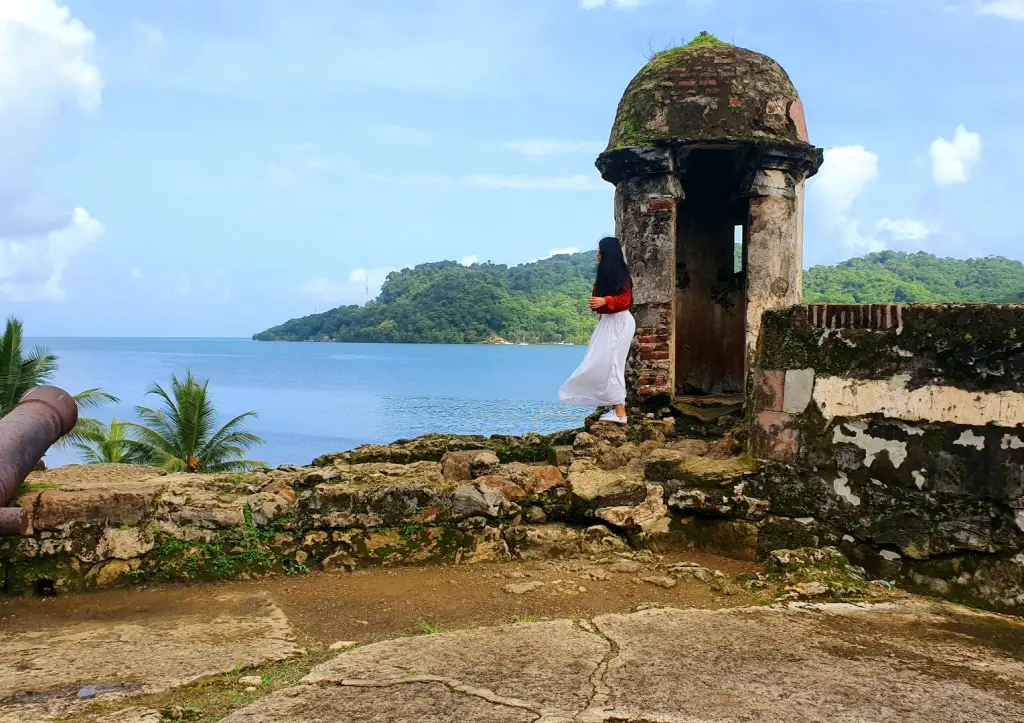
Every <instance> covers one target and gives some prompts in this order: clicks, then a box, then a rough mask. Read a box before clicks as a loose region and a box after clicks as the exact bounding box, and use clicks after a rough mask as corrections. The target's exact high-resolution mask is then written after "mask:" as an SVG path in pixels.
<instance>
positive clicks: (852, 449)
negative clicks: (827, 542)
mask: <svg viewBox="0 0 1024 723" xmlns="http://www.w3.org/2000/svg"><path fill="white" fill-rule="evenodd" d="M757 367H758V368H757V370H756V372H755V381H754V386H755V392H754V404H753V410H752V412H751V427H750V429H751V437H750V447H751V451H752V453H753V455H754V457H755V458H756V459H757V460H758V461H759V462H760V466H761V470H762V475H763V479H762V485H763V489H762V495H763V496H765V497H767V498H768V500H769V501H770V503H771V508H772V511H773V512H774V513H775V514H783V515H790V516H793V517H796V518H813V520H814V523H813V524H815V525H820V526H821V527H822V528H823V529H825V530H827V531H828V534H826V535H825V536H826V537H830V538H833V539H835V538H839V539H841V544H840V547H841V549H843V550H844V552H846V553H847V555H848V556H850V557H851V559H853V560H855V561H857V562H858V563H860V564H862V565H864V566H865V567H866V568H868V569H869V570H870V571H872V572H874V573H875V574H877V575H878V576H879V577H885V578H886V579H897V580H900V581H901V582H902V583H903V584H905V585H906V586H908V587H910V588H912V589H917V590H919V591H923V592H931V593H936V594H941V595H943V596H946V597H951V598H954V599H962V600H964V601H967V602H979V603H982V604H985V605H987V606H992V607H996V608H998V609H1005V610H1016V611H1019V610H1020V609H1021V606H1022V605H1024V307H1022V306H980V305H979V306H884V305H859V306H845V305H811V306H796V307H792V308H789V309H784V310H778V311H770V312H768V313H767V314H766V315H765V323H764V336H763V338H762V340H761V344H760V346H759V354H758V365H757Z"/></svg>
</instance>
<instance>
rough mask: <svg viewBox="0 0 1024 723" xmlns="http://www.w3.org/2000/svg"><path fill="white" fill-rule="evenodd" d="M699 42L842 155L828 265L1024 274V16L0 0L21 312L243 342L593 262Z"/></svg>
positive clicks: (2, 272)
mask: <svg viewBox="0 0 1024 723" xmlns="http://www.w3.org/2000/svg"><path fill="white" fill-rule="evenodd" d="M705 29H706V30H709V31H711V32H713V33H715V34H717V35H718V36H719V37H721V38H723V39H724V40H727V41H730V42H734V43H736V44H738V45H743V46H746V47H750V48H753V49H756V50H759V51H761V52H765V53H767V54H769V55H771V56H772V57H774V58H776V59H777V60H778V61H779V62H781V63H782V64H783V66H784V67H785V68H786V69H787V71H788V72H789V74H790V75H791V77H792V78H793V80H794V82H795V84H796V86H797V88H798V89H799V91H800V93H801V96H802V98H803V101H804V105H805V107H806V109H807V118H808V125H809V129H810V134H811V140H812V142H814V143H815V144H816V145H819V146H821V147H823V148H825V149H827V150H826V158H827V160H826V163H825V166H824V168H823V169H822V172H821V174H820V175H819V177H818V178H816V179H814V180H813V181H812V182H811V184H810V187H809V191H808V209H807V227H806V263H807V265H812V264H816V263H831V262H835V261H839V260H842V259H845V258H848V257H850V256H853V255H860V254H863V253H865V252H867V251H871V250H877V249H880V248H895V249H901V250H926V251H931V252H933V253H937V254H940V255H950V256H960V257H966V256H978V255H986V254H1000V255H1004V256H1008V257H1011V258H1017V259H1024V250H1022V249H1024V247H1022V245H1021V240H1022V235H1021V232H1020V228H1019V227H1020V222H1019V219H1018V218H1017V216H1019V211H1018V210H1017V209H1019V208H1020V202H1019V199H1018V191H1017V184H1018V176H1019V169H1020V168H1021V167H1024V150H1022V149H1024V146H1022V144H1021V143H1020V138H1021V137H1022V136H1024V127H1022V126H1024V121H1022V120H1021V119H1022V118H1024V83H1021V70H1022V69H1024V0H995V1H994V2H988V1H986V0H757V1H754V0H647V1H644V0H605V1H604V2H601V1H600V0H416V1H415V2H413V1H412V0H374V1H373V2H365V1H356V0H245V1H244V2H243V1H241V0H160V1H159V2H158V1H157V0H70V2H68V3H67V4H66V5H65V4H62V3H60V2H57V0H5V1H4V2H2V3H0V312H2V313H4V314H16V315H18V316H19V317H21V318H22V319H23V320H24V321H25V323H26V326H27V331H28V333H29V334H31V335H34V336H44V335H84V336H92V335H116V336H248V335H249V334H251V333H252V332H254V331H259V330H261V329H263V328H265V327H267V326H270V325H273V324H275V323H279V322H281V321H284V320H286V319H288V318H291V317H294V316H297V315H301V314H305V313H309V312H312V311H314V310H315V309H320V310H324V309H327V308H331V307H333V306H336V305H338V304H340V303H362V301H363V298H364V295H365V288H366V287H367V286H369V287H370V293H371V295H372V294H373V293H374V291H375V290H376V288H377V287H378V286H379V283H380V281H381V280H382V279H383V277H384V275H385V274H386V273H387V272H388V270H391V269H396V268H402V267H405V266H410V265H414V264H417V263H421V262H425V261H434V260H438V259H456V260H464V259H468V260H470V261H471V260H472V259H473V258H476V259H479V260H480V261H485V260H492V261H495V262H500V263H507V264H515V263H521V262H523V261H530V260H533V259H537V258H541V257H544V256H547V255H549V254H550V253H551V252H552V251H553V250H557V249H570V248H579V249H584V248H588V247H592V246H593V245H594V244H595V243H596V240H597V239H598V238H599V237H600V236H601V235H603V234H606V233H609V232H611V231H612V230H613V218H612V204H611V202H612V192H611V187H610V186H608V185H607V184H604V183H603V182H602V181H601V179H600V178H599V176H598V175H597V172H596V170H595V169H594V159H595V157H596V155H597V153H598V152H599V151H600V150H601V148H602V147H603V145H604V143H605V142H606V141H607V138H608V132H609V130H610V127H611V123H612V119H613V116H614V112H615V106H616V104H617V102H618V99H619V96H620V95H621V93H622V90H623V89H624V88H625V86H626V84H627V83H628V82H629V80H630V79H631V78H632V76H633V75H634V74H635V73H636V72H637V70H639V68H640V67H641V66H642V65H643V63H644V62H645V56H646V54H647V53H648V52H649V49H650V48H653V49H655V50H658V49H661V48H664V47H666V46H669V45H672V44H677V43H678V42H679V41H681V40H684V39H689V38H690V37H692V36H694V35H696V34H697V33H698V32H700V31H701V30H705Z"/></svg>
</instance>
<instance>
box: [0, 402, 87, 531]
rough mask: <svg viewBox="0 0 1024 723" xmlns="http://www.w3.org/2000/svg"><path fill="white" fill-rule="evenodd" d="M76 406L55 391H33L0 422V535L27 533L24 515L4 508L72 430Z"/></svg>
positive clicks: (17, 509)
mask: <svg viewBox="0 0 1024 723" xmlns="http://www.w3.org/2000/svg"><path fill="white" fill-rule="evenodd" d="M77 422H78V404H77V403H76V402H75V400H74V398H73V397H72V396H71V395H70V394H68V393H67V392H65V391H64V390H63V389H58V388H57V387H36V388H35V389H30V390H29V391H28V392H26V393H25V396H23V397H22V398H21V401H20V402H18V406H16V407H15V408H14V409H12V410H11V413H10V414H8V415H7V416H6V417H4V418H2V419H0V535H20V534H24V533H25V531H26V530H27V529H28V514H27V513H26V511H25V510H23V509H21V508H20V507H7V505H8V504H10V502H11V500H12V499H13V498H14V494H15V492H16V491H17V489H18V487H20V486H21V483H22V482H24V481H25V478H26V477H28V475H29V472H31V471H32V470H34V469H35V468H36V467H37V466H38V464H39V461H40V460H41V459H42V458H43V455H44V454H46V450H48V449H49V448H50V447H51V446H52V445H53V443H54V442H56V441H57V440H58V439H60V438H61V437H63V436H64V435H65V434H67V433H68V432H70V431H71V430H72V429H74V428H75V424H76V423H77Z"/></svg>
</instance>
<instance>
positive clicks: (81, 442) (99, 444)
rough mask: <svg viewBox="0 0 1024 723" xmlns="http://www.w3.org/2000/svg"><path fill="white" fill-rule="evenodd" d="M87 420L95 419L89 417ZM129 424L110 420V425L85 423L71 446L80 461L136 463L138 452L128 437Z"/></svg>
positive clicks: (92, 462)
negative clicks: (79, 456) (80, 458)
mask: <svg viewBox="0 0 1024 723" xmlns="http://www.w3.org/2000/svg"><path fill="white" fill-rule="evenodd" d="M88 421H89V422H95V421H96V420H93V419H90V420H88ZM130 426H131V425H129V424H126V423H124V422H118V421H117V418H116V417H115V418H114V419H112V420H110V427H109V428H108V427H105V426H103V425H102V424H100V423H98V422H97V423H96V424H95V425H93V424H86V425H85V426H84V427H83V429H81V430H79V439H78V440H76V441H75V442H74V443H73V444H72V446H73V447H74V448H75V449H76V450H78V453H79V455H81V457H82V461H83V462H85V463H86V464H137V463H139V462H140V461H141V460H140V459H139V455H138V452H137V451H136V450H135V449H134V446H133V445H132V440H130V439H129V438H128V434H127V432H128V429H129V428H130Z"/></svg>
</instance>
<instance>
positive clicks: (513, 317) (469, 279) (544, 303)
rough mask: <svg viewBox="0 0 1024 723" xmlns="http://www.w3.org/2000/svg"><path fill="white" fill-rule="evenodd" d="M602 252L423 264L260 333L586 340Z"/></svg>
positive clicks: (454, 340)
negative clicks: (374, 290)
mask: <svg viewBox="0 0 1024 723" xmlns="http://www.w3.org/2000/svg"><path fill="white" fill-rule="evenodd" d="M595 255H596V253H595V252H589V253H581V254H571V255H570V254H565V255H560V256H554V257H552V258H549V259H544V260H543V261H537V262H535V263H531V264H523V265H521V266H513V267H511V268H509V267H508V266H501V265H497V264H473V265H472V266H462V265H461V264H458V263H455V262H454V261H439V262H436V263H430V264H421V265H419V266H417V267H415V268H412V269H403V270H401V271H395V272H392V273H391V274H389V275H388V278H387V280H386V281H385V282H384V286H383V287H382V288H381V291H380V295H379V296H378V297H377V299H376V300H375V301H371V302H370V303H368V304H367V305H366V306H363V307H360V306H342V307H339V308H337V309H334V310H332V311H327V312H324V313H322V314H314V315H313V316H305V317H302V318H301V319H292V320H291V321H289V322H287V323H285V324H282V325H281V326H275V327H274V328H272V329H267V330H266V331H264V332H262V333H260V334H256V335H255V336H254V337H253V338H254V339H257V340H260V341H277V340H281V341H304V340H307V339H322V338H323V337H325V336H326V337H328V338H331V339H335V340H337V341H370V342H422V343H442V344H459V343H473V342H481V341H488V340H490V339H492V338H494V337H495V336H503V337H505V338H507V339H508V340H509V341H512V342H517V343H518V342H520V341H527V342H551V341H579V342H583V341H586V339H587V338H588V337H589V336H590V332H591V330H592V329H593V328H594V318H593V317H594V315H593V314H592V313H591V312H590V310H589V309H588V308H587V305H586V299H588V298H589V297H590V290H591V287H592V286H593V283H594V268H595V265H596V261H595Z"/></svg>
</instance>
